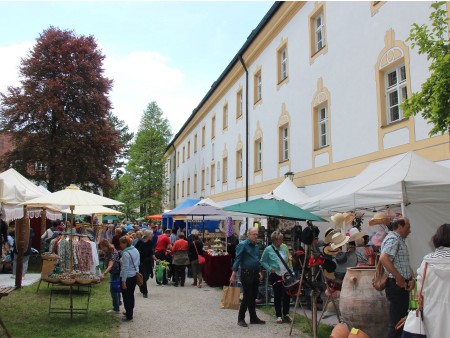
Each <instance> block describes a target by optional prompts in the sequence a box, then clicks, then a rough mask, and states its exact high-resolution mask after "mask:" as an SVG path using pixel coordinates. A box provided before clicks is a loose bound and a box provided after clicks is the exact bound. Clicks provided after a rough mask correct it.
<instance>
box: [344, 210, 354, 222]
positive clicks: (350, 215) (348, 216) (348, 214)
mask: <svg viewBox="0 0 450 338" xmlns="http://www.w3.org/2000/svg"><path fill="white" fill-rule="evenodd" d="M344 216H345V219H344V222H345V225H349V224H350V223H352V221H353V220H354V219H355V214H354V213H351V212H344Z"/></svg>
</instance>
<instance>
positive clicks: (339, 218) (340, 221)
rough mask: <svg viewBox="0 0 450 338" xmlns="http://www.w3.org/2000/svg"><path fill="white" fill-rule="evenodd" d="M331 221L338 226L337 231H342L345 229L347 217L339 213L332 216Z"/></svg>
mask: <svg viewBox="0 0 450 338" xmlns="http://www.w3.org/2000/svg"><path fill="white" fill-rule="evenodd" d="M331 221H332V222H333V223H334V224H335V225H336V228H337V229H342V228H343V227H344V221H345V215H344V214H341V213H340V212H338V213H337V214H334V215H333V216H331Z"/></svg>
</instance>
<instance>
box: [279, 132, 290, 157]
mask: <svg viewBox="0 0 450 338" xmlns="http://www.w3.org/2000/svg"><path fill="white" fill-rule="evenodd" d="M287 160H289V126H288V125H284V126H282V127H280V162H284V161H287Z"/></svg>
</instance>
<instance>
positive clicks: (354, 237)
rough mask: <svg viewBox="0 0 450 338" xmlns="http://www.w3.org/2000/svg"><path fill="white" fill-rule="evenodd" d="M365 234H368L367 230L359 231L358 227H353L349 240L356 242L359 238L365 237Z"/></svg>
mask: <svg viewBox="0 0 450 338" xmlns="http://www.w3.org/2000/svg"><path fill="white" fill-rule="evenodd" d="M364 236H366V233H365V232H363V231H359V230H358V228H351V229H350V239H349V242H354V241H356V240H357V239H359V238H363V237H364Z"/></svg>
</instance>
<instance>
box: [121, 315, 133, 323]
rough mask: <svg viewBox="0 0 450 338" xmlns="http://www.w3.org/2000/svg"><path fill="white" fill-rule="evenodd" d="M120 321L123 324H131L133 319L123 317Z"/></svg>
mask: <svg viewBox="0 0 450 338" xmlns="http://www.w3.org/2000/svg"><path fill="white" fill-rule="evenodd" d="M122 321H123V322H131V321H133V318H127V317H125V316H124V317H123V318H122Z"/></svg>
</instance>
